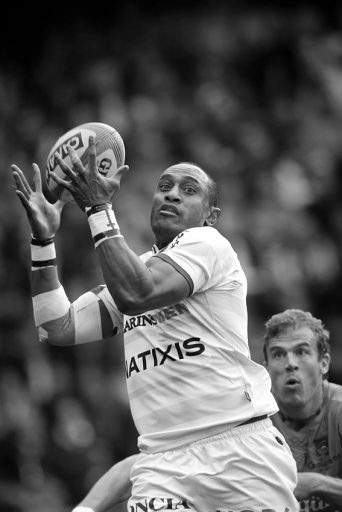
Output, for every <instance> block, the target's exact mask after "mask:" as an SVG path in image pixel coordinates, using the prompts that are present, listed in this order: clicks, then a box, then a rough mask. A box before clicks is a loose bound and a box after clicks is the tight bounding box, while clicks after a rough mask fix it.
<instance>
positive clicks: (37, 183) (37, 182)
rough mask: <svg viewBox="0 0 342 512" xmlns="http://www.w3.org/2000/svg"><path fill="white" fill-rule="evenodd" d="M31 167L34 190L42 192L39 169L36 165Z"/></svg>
mask: <svg viewBox="0 0 342 512" xmlns="http://www.w3.org/2000/svg"><path fill="white" fill-rule="evenodd" d="M32 167H33V183H34V186H35V189H36V192H41V191H42V178H41V176H40V169H39V167H38V165H37V164H32Z"/></svg>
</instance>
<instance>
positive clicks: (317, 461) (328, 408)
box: [272, 381, 342, 512]
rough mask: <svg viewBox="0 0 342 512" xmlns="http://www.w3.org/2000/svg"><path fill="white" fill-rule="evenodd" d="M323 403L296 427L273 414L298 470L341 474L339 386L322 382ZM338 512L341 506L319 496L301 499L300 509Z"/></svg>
mask: <svg viewBox="0 0 342 512" xmlns="http://www.w3.org/2000/svg"><path fill="white" fill-rule="evenodd" d="M323 394H324V399H323V407H322V410H321V412H320V414H319V415H317V416H316V417H315V418H314V419H313V420H312V421H310V423H309V424H308V425H306V426H304V427H303V428H302V429H300V430H299V431H295V430H293V429H292V428H290V427H289V425H288V424H287V422H286V420H284V419H283V418H282V417H281V414H280V413H277V414H275V415H274V416H272V421H273V423H274V425H275V426H276V427H277V428H278V429H279V430H280V432H282V434H283V435H284V437H285V439H286V440H287V443H288V445H289V446H290V448H291V451H292V453H293V456H294V458H295V460H296V463H297V469H298V472H310V471H311V472H315V473H322V474H324V475H329V476H333V477H336V478H342V386H339V385H337V384H332V383H328V382H327V381H324V384H323ZM320 510H324V511H325V512H340V510H341V509H340V508H339V507H336V506H334V505H333V504H332V503H327V501H326V500H324V499H322V498H318V497H312V498H310V499H306V500H301V501H300V511H301V512H304V511H305V512H314V511H315V512H318V511H320Z"/></svg>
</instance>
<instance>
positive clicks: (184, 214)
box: [151, 169, 210, 245]
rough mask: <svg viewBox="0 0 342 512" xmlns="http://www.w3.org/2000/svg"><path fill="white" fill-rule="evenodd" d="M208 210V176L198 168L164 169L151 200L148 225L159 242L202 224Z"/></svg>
mask: <svg viewBox="0 0 342 512" xmlns="http://www.w3.org/2000/svg"><path fill="white" fill-rule="evenodd" d="M209 212H210V208H209V204H208V177H207V175H206V174H205V173H204V172H203V171H201V170H200V169H187V170H179V169H178V170H173V169H167V170H166V171H165V172H164V173H163V174H162V175H161V177H160V178H159V181H158V183H157V187H156V190H155V193H154V196H153V201H152V210H151V226H152V230H153V232H154V234H155V236H156V239H157V243H158V242H160V243H159V244H158V245H160V244H162V245H163V244H164V245H165V244H167V243H169V242H170V241H171V240H172V239H173V238H174V237H175V236H177V235H178V234H179V233H181V232H182V231H184V230H185V229H187V228H191V227H198V226H203V224H204V222H205V220H206V218H207V216H208V214H209Z"/></svg>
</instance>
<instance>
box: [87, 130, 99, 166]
mask: <svg viewBox="0 0 342 512" xmlns="http://www.w3.org/2000/svg"><path fill="white" fill-rule="evenodd" d="M88 169H89V171H90V172H92V173H96V171H97V166H96V145H95V137H94V135H90V136H89V145H88Z"/></svg>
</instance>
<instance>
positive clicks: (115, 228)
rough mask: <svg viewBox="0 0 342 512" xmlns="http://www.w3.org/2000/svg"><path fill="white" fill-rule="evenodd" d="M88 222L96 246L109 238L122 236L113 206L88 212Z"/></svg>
mask: <svg viewBox="0 0 342 512" xmlns="http://www.w3.org/2000/svg"><path fill="white" fill-rule="evenodd" d="M88 223H89V227H90V231H91V236H92V237H93V240H94V244H95V248H96V247H98V246H99V245H100V244H101V243H102V242H104V240H107V239H108V238H117V237H122V235H121V233H120V228H119V225H118V223H117V221H116V217H115V213H114V212H113V210H112V207H111V206H109V207H107V208H105V209H103V210H101V211H98V212H95V213H92V214H91V215H89V213H88Z"/></svg>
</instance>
